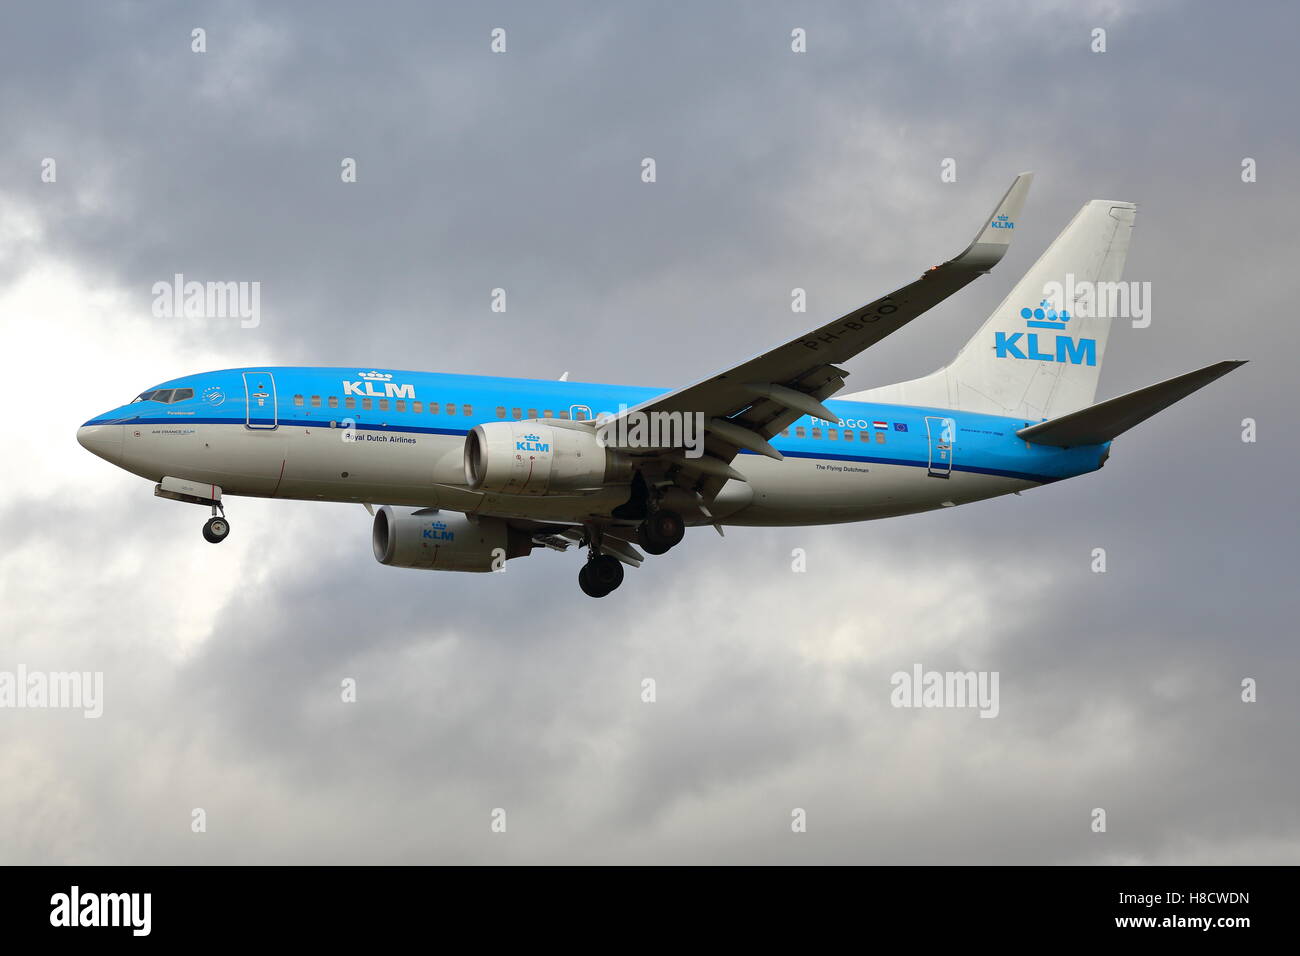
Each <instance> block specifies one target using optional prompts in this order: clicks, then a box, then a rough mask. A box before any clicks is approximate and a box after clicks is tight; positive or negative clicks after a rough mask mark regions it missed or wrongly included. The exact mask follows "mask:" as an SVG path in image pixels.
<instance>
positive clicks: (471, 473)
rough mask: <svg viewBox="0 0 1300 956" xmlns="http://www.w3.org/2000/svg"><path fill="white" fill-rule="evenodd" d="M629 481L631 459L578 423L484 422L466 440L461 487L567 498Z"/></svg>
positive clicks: (511, 493)
mask: <svg viewBox="0 0 1300 956" xmlns="http://www.w3.org/2000/svg"><path fill="white" fill-rule="evenodd" d="M631 480H632V462H631V459H630V458H628V456H627V455H624V454H622V453H621V452H618V451H615V450H614V449H612V448H606V447H605V446H604V445H603V444H601V442H600V440H599V439H598V438H597V437H596V432H595V430H594V429H593V428H591V427H590V426H589V425H584V424H580V423H578V422H570V421H564V420H553V421H550V422H547V423H542V422H537V421H525V422H488V423H486V424H483V425H475V426H474V429H473V430H472V431H471V432H470V433H469V435H467V436H466V438H465V483H466V484H468V485H469V486H470V488H472V489H474V490H475V491H488V492H496V493H499V494H505V495H537V496H540V495H572V494H581V493H582V492H584V491H594V490H597V489H599V488H603V487H604V486H605V485H609V484H621V483H624V482H628V481H631Z"/></svg>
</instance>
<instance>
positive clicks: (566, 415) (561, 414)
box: [560, 412, 569, 422]
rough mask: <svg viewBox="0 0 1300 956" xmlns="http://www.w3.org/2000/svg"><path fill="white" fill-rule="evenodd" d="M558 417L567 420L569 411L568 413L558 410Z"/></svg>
mask: <svg viewBox="0 0 1300 956" xmlns="http://www.w3.org/2000/svg"><path fill="white" fill-rule="evenodd" d="M560 417H561V418H562V419H564V420H565V421H566V422H567V421H568V420H569V413H568V412H560Z"/></svg>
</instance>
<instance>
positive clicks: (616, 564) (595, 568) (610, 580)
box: [578, 508, 686, 598]
mask: <svg viewBox="0 0 1300 956" xmlns="http://www.w3.org/2000/svg"><path fill="white" fill-rule="evenodd" d="M587 535H588V537H587V539H586V540H587V543H588V544H589V545H590V546H591V551H590V552H589V555H588V557H587V563H586V564H584V565H583V566H582V570H581V571H579V572H578V586H579V587H581V588H582V592H583V593H584V594H587V595H590V596H591V597H595V598H601V597H604V596H605V595H606V594H609V593H610V592H611V591H613V590H615V589H616V588H617V587H618V586H619V585H620V584H622V583H623V562H622V561H620V560H619V559H618V558H616V557H614V556H613V555H612V554H601V551H600V531H599V529H591V528H589V529H588V532H587ZM685 535H686V522H685V521H683V520H682V516H681V515H679V514H678V513H677V512H676V511H669V510H667V509H666V508H665V509H657V510H655V511H651V512H650V514H649V515H648V516H647V517H646V518H645V520H644V521H642V522H641V524H640V526H639V527H638V528H637V544H639V545H640V546H641V547H642V548H643V549H644V550H645V551H646V552H648V553H649V554H664V553H666V552H667V551H668V550H669V549H671V548H672V547H673V546H674V545H677V544H680V543H681V540H682V538H683V537H684V536H685Z"/></svg>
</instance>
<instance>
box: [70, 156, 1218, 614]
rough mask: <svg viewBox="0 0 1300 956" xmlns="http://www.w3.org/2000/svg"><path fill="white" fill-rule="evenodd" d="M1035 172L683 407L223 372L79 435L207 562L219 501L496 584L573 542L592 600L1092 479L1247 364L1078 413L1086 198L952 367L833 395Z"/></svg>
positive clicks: (644, 398)
mask: <svg viewBox="0 0 1300 956" xmlns="http://www.w3.org/2000/svg"><path fill="white" fill-rule="evenodd" d="M1032 178H1033V175H1032V173H1023V174H1021V175H1020V176H1018V177H1016V179H1015V181H1014V182H1013V183H1012V185H1011V187H1010V188H1009V189H1008V190H1007V191H1006V193H1005V194H1004V195H1003V197H1002V199H1001V200H1000V201H999V202H998V204H997V206H996V208H995V209H994V211H993V213H992V214H991V215H990V216H989V217H988V219H987V220H985V221H984V224H983V226H982V227H981V228H980V230H979V232H978V233H977V235H976V237H975V239H974V241H972V242H971V243H970V245H969V246H967V247H966V249H965V250H963V251H962V252H961V253H960V254H959V255H957V256H956V257H954V258H952V259H950V260H947V261H946V262H944V263H942V264H941V265H937V266H934V267H932V268H930V269H929V270H927V271H926V272H925V273H924V274H922V275H921V277H920V278H918V279H916V280H915V281H913V282H911V283H909V284H907V285H905V286H903V287H902V288H900V289H898V290H896V291H894V292H891V293H889V294H888V295H886V296H883V297H881V298H879V299H876V300H874V301H872V302H869V303H868V304H866V305H864V306H862V307H861V308H858V309H855V310H853V311H852V312H849V313H848V314H846V315H843V316H841V317H840V318H837V319H835V320H834V321H831V322H828V323H826V324H825V325H822V326H821V327H819V328H816V329H813V330H811V331H808V332H805V333H804V334H801V335H799V336H797V337H796V338H794V339H791V340H790V341H788V342H786V343H785V344H783V345H779V346H777V347H776V348H773V349H771V350H769V351H767V352H764V353H762V354H761V355H758V356H757V357H755V358H751V359H749V360H747V361H744V362H741V363H740V364H738V365H734V366H732V367H730V368H727V369H724V370H723V371H720V372H718V373H717V374H715V375H711V376H709V377H708V378H705V379H703V380H701V381H698V382H695V383H694V384H691V385H687V386H685V387H682V388H677V389H675V390H664V389H657V388H645V387H634V386H623V385H610V384H594V383H583V382H570V381H567V378H568V373H567V372H566V373H565V375H564V376H563V378H562V379H561V380H559V381H554V380H533V379H518V378H494V377H482V376H466V375H451V374H442V373H430V372H416V371H402V370H397V369H352V368H291V367H290V368H235V369H226V370H223V371H215V372H204V373H201V374H198V375H188V376H185V377H183V378H177V379H172V380H170V381H166V382H163V383H161V384H160V385H157V386H154V387H152V388H149V389H146V390H145V391H143V392H141V393H140V394H139V395H137V396H136V397H135V398H134V399H132V400H131V401H130V402H128V403H127V404H125V405H121V406H119V407H117V408H113V409H111V410H109V411H107V412H104V413H103V414H101V415H97V416H96V417H94V418H92V419H90V420H89V421H88V422H86V423H85V424H84V425H83V426H81V428H79V429H78V431H77V440H78V441H79V442H80V443H81V445H82V446H84V447H85V448H86V449H88V450H89V451H91V452H93V453H94V454H95V455H97V456H99V457H100V458H103V459H105V460H106V461H108V462H111V463H112V464H114V465H117V466H118V467H120V468H123V469H125V470H126V471H129V472H132V473H133V474H136V475H139V476H141V477H143V478H147V479H149V480H150V481H152V482H154V483H155V487H154V494H155V495H157V496H159V497H162V498H166V499H170V500H174V501H181V502H188V503H191V504H197V505H201V506H204V507H207V508H210V509H211V511H210V514H211V517H210V518H209V519H208V521H207V523H206V524H205V525H204V528H203V535H204V537H205V538H206V539H207V540H208V541H210V542H213V543H218V542H221V541H224V540H225V539H226V538H227V536H228V535H229V533H230V524H229V522H228V520H227V519H226V516H225V509H224V506H223V501H224V499H225V497H227V496H231V495H233V496H251V497H263V498H288V499H298V500H313V501H314V500H321V501H335V502H353V503H361V504H363V505H364V506H365V507H366V509H367V510H368V511H369V512H370V513H371V514H372V516H373V525H372V531H371V543H372V547H373V550H374V553H375V557H376V558H377V559H378V560H379V561H380V563H382V564H385V565H388V566H392V567H400V568H415V569H424V570H443V571H496V570H502V569H503V568H504V566H505V562H506V561H508V560H514V559H517V558H520V557H524V556H526V555H528V554H530V553H531V552H533V551H534V550H537V549H550V550H555V551H566V550H569V549H570V548H574V547H576V548H578V549H579V550H585V551H586V553H587V558H586V561H585V563H584V564H583V566H582V569H581V571H580V572H579V575H578V582H579V586H580V587H581V588H582V590H583V591H584V592H585V593H586V594H588V595H590V596H592V597H598V598H599V597H605V596H606V595H608V594H610V593H611V592H613V591H614V590H615V589H616V588H618V587H619V585H620V584H621V583H622V581H623V577H624V571H623V569H624V567H625V566H629V567H637V566H639V565H640V564H641V563H642V562H643V561H644V560H645V555H646V553H648V554H650V555H661V554H665V553H667V552H668V551H669V550H671V549H672V548H674V547H675V546H677V545H678V544H679V543H680V542H681V541H682V540H683V538H684V535H685V530H686V528H687V527H706V526H713V527H714V528H715V529H716V530H717V532H718V533H719V534H723V529H724V528H725V527H728V526H744V525H748V526H793V525H820V524H833V523H841V522H851V521H867V520H874V519H878V518H887V517H892V516H896V515H905V514H913V513H916V512H922V511H930V510H935V509H940V508H947V507H954V506H957V505H963V504H968V503H970V502H973V501H979V500H982V499H986V498H992V497H996V496H999V495H1006V494H1012V493H1020V492H1022V491H1026V490H1028V489H1032V488H1037V487H1039V486H1041V485H1046V484H1050V483H1052V482H1057V481H1061V480H1063V479H1066V478H1073V477H1076V476H1079V475H1084V474H1088V473H1089V472H1093V471H1096V470H1098V469H1099V468H1101V467H1102V466H1103V465H1104V464H1105V463H1106V460H1107V458H1108V457H1109V455H1110V448H1111V442H1112V440H1113V439H1115V438H1116V437H1118V436H1119V435H1121V434H1122V433H1124V432H1127V431H1128V430H1129V429H1130V428H1132V427H1134V426H1135V425H1137V424H1139V423H1141V422H1143V421H1145V420H1146V419H1147V418H1149V417H1151V416H1152V415H1154V414H1155V413H1157V412H1159V411H1161V410H1162V409H1164V408H1167V407H1168V406H1170V405H1172V404H1173V403H1175V402H1177V401H1179V400H1180V399H1182V398H1185V397H1186V396H1188V395H1190V394H1191V393H1192V392H1195V391H1196V390H1198V389H1200V388H1202V387H1203V386H1205V385H1207V384H1209V383H1210V382H1212V381H1214V380H1215V379H1217V378H1219V377H1220V376H1222V375H1225V374H1227V373H1228V372H1230V371H1232V370H1233V369H1235V368H1236V367H1238V366H1239V365H1241V364H1243V363H1242V362H1240V361H1224V362H1218V363H1216V364H1213V365H1209V366H1206V367H1205V368H1201V369H1199V370H1197V371H1193V372H1189V373H1186V374H1184V375H1180V376H1178V377H1176V378H1172V379H1169V380H1167V381H1164V382H1160V383H1158V384H1156V385H1151V386H1148V387H1146V388H1142V389H1138V390H1137V391H1133V392H1129V393H1127V394H1125V395H1121V396H1119V397H1117V398H1112V399H1108V400H1106V401H1102V402H1095V398H1096V393H1097V381H1098V376H1099V374H1100V371H1101V365H1102V359H1103V357H1104V354H1105V348H1106V340H1107V335H1108V332H1109V329H1110V323H1111V318H1110V317H1109V316H1108V315H1107V314H1106V313H1107V312H1108V311H1109V310H1107V309H1105V308H1100V307H1099V302H1100V299H1101V295H1100V294H1099V293H1097V292H1096V291H1095V290H1097V289H1104V288H1106V287H1107V285H1106V284H1110V286H1111V287H1112V288H1113V287H1114V286H1115V285H1117V284H1118V280H1119V278H1120V274H1121V271H1122V269H1123V265H1124V260H1125V258H1126V256H1127V253H1128V247H1129V241H1130V236H1131V232H1132V229H1133V223H1134V219H1135V217H1136V210H1137V207H1136V204H1134V203H1131V202H1120V201H1111V200H1102V199H1094V200H1091V201H1089V202H1087V203H1085V204H1084V205H1083V207H1082V208H1081V209H1080V210H1079V212H1078V213H1077V214H1076V215H1075V217H1074V218H1073V219H1072V220H1071V222H1070V223H1069V225H1067V226H1066V228H1065V229H1064V231H1062V232H1061V234H1060V235H1059V236H1058V237H1057V238H1056V240H1055V241H1054V242H1053V243H1052V244H1051V245H1050V246H1049V247H1048V249H1047V250H1046V251H1045V252H1044V253H1043V255H1042V256H1041V257H1040V258H1039V260H1038V261H1037V262H1036V263H1035V264H1034V266H1033V267H1032V268H1031V269H1030V270H1029V271H1028V272H1026V273H1025V274H1024V276H1023V277H1022V278H1021V280H1020V281H1019V282H1018V283H1017V284H1016V285H1015V287H1014V288H1013V289H1012V291H1011V292H1010V294H1009V295H1008V296H1007V297H1006V298H1005V299H1004V300H1003V301H1002V303H1001V304H1000V305H999V306H998V307H997V309H995V310H994V312H993V313H992V314H991V315H990V316H989V317H988V319H987V320H986V321H985V322H984V323H983V325H982V326H981V327H980V328H979V330H978V331H977V332H976V333H975V335H974V336H973V337H972V338H971V339H970V340H969V341H968V342H967V343H966V345H965V346H964V347H963V348H962V349H961V351H960V352H958V354H957V356H956V358H954V359H953V360H952V361H951V362H949V363H948V364H947V365H946V366H944V367H942V368H940V369H939V370H938V371H935V372H933V373H932V374H930V375H927V376H924V377H922V378H918V379H913V380H911V381H906V382H901V383H896V384H892V385H884V386H878V387H875V388H868V389H867V390H865V391H859V392H854V393H852V394H845V395H843V396H841V397H838V398H835V399H832V396H834V395H837V394H838V393H840V392H841V391H842V390H843V389H844V387H845V379H846V378H847V377H848V375H849V373H848V372H847V371H846V370H845V369H844V368H843V367H842V365H843V364H844V363H846V362H848V361H849V360H850V359H852V358H854V357H855V356H856V355H858V354H859V353H861V352H862V351H864V350H865V349H867V348H869V347H870V346H872V345H874V344H876V343H877V342H879V341H881V340H882V339H884V338H885V337H886V336H888V335H890V334H892V333H894V332H897V331H898V330H899V329H901V328H902V327H903V326H905V325H907V324H908V323H909V322H911V321H912V320H913V319H915V318H917V317H918V316H920V315H922V314H923V313H924V312H926V311H927V310H929V309H931V308H933V307H934V306H935V305H937V304H938V303H940V302H942V301H944V300H945V299H947V298H948V297H949V296H951V295H952V294H954V293H955V292H957V291H958V290H960V289H962V288H964V287H965V286H966V285H968V284H969V283H971V282H972V281H974V280H975V279H976V278H978V277H979V276H981V275H984V274H985V273H987V272H989V271H990V270H991V269H992V268H993V267H994V266H995V265H997V263H998V262H999V261H1000V260H1001V259H1002V257H1003V256H1004V255H1005V253H1006V251H1007V248H1008V247H1009V245H1010V242H1011V237H1012V236H1013V235H1014V234H1015V228H1016V225H1017V223H1018V221H1019V218H1020V213H1021V210H1022V207H1023V205H1024V202H1025V197H1026V195H1027V193H1028V190H1029V186H1030V183H1031V182H1032ZM1090 284H1091V285H1090ZM1088 289H1092V290H1094V291H1093V293H1087V292H1086V290H1088ZM1075 290H1085V291H1084V292H1077V291H1075ZM1049 292H1050V293H1051V294H1050V295H1049ZM1067 295H1072V296H1073V297H1072V298H1071V299H1070V301H1065V298H1066V296H1067ZM1052 296H1055V298H1053V297H1052ZM379 502H383V504H382V506H381V507H379V508H378V509H377V510H376V508H375V507H374V505H375V504H376V503H379Z"/></svg>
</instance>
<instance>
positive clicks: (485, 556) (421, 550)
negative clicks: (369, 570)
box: [370, 505, 533, 571]
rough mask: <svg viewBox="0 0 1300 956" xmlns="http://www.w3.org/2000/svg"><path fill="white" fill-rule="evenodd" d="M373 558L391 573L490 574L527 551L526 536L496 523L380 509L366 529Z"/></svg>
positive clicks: (529, 546)
mask: <svg viewBox="0 0 1300 956" xmlns="http://www.w3.org/2000/svg"><path fill="white" fill-rule="evenodd" d="M370 537H371V544H372V545H373V546H374V549H375V559H376V560H378V561H379V563H380V564H386V565H388V566H389V567H394V568H423V569H425V570H431V571H495V570H497V568H499V567H501V565H502V564H503V563H504V562H505V561H507V560H508V559H510V558H522V557H524V556H525V555H527V554H528V553H529V552H530V551H532V549H533V542H532V538H531V536H530V535H529V534H528V533H527V532H525V531H520V530H519V529H518V528H512V527H510V526H509V525H508V524H506V522H505V521H503V520H501V519H500V518H471V517H468V516H467V515H463V514H459V513H457V512H454V511H438V510H437V509H434V508H422V509H418V510H417V509H407V508H402V509H398V508H393V507H392V506H391V505H384V506H383V507H382V508H380V509H379V510H378V511H377V512H375V523H374V527H373V528H372V530H371V535H370Z"/></svg>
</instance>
